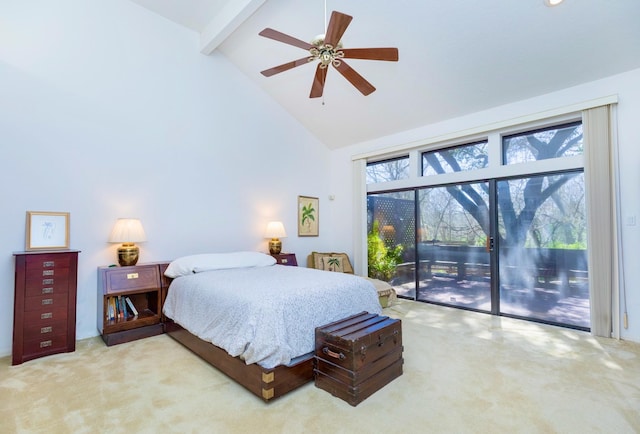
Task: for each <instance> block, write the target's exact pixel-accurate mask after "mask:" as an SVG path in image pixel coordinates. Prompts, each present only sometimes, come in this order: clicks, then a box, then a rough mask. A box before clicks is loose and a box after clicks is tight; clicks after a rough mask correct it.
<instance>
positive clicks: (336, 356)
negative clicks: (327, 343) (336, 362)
mask: <svg viewBox="0 0 640 434" xmlns="http://www.w3.org/2000/svg"><path fill="white" fill-rule="evenodd" d="M322 352H323V353H324V354H326V355H327V356H329V357H333V358H334V359H340V360H344V359H346V358H347V357H346V356H345V355H344V354H342V353H334V352H333V351H331V350H330V349H329V348H327V347H324V348H322Z"/></svg>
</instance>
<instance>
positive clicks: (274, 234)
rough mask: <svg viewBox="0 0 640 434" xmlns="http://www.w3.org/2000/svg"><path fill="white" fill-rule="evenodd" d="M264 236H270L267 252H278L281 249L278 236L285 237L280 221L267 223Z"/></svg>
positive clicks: (274, 253)
mask: <svg viewBox="0 0 640 434" xmlns="http://www.w3.org/2000/svg"><path fill="white" fill-rule="evenodd" d="M264 237H265V238H271V239H270V240H269V253H271V254H272V255H278V254H280V252H281V251H282V241H280V238H286V237H287V233H286V232H285V230H284V225H283V224H282V222H269V223H268V224H267V230H266V231H264Z"/></svg>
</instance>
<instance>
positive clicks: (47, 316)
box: [40, 312, 53, 319]
mask: <svg viewBox="0 0 640 434" xmlns="http://www.w3.org/2000/svg"><path fill="white" fill-rule="evenodd" d="M50 318H53V312H46V313H41V314H40V319H50Z"/></svg>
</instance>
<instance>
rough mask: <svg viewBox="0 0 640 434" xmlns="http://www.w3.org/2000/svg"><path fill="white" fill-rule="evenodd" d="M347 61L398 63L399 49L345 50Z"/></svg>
mask: <svg viewBox="0 0 640 434" xmlns="http://www.w3.org/2000/svg"><path fill="white" fill-rule="evenodd" d="M340 51H342V52H343V53H344V58H345V59H366V60H387V61H390V62H397V61H398V49H397V48H343V49H341V50H340Z"/></svg>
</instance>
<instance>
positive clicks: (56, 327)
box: [24, 318, 67, 341]
mask: <svg viewBox="0 0 640 434" xmlns="http://www.w3.org/2000/svg"><path fill="white" fill-rule="evenodd" d="M66 332H67V320H66V318H63V319H58V320H51V319H49V320H38V321H37V322H35V323H25V325H24V340H25V341H31V340H37V339H45V340H46V339H49V337H51V336H56V335H59V334H61V333H62V334H65V333H66Z"/></svg>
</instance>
